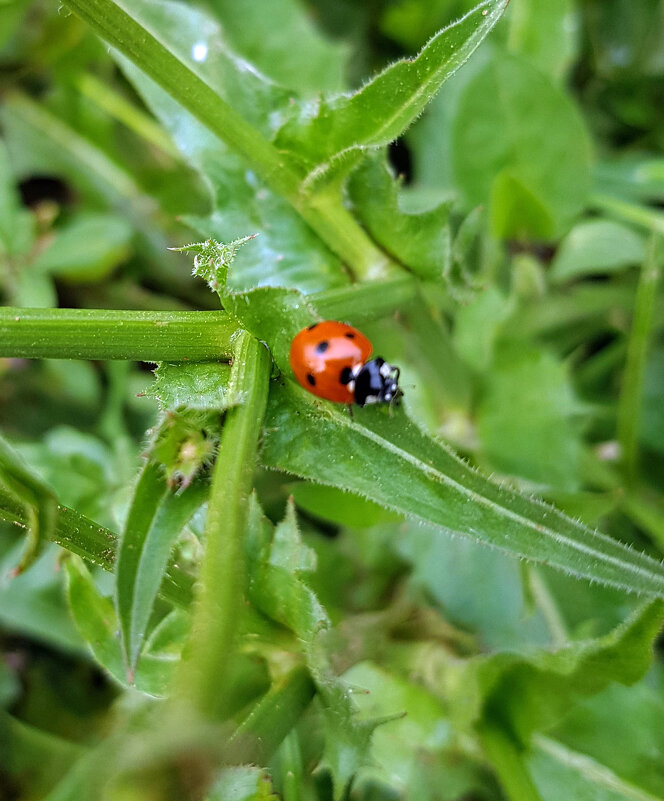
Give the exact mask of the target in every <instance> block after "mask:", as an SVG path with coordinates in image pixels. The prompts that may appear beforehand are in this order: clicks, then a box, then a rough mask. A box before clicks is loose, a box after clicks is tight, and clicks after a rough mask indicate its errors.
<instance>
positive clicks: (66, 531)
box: [0, 486, 193, 608]
mask: <svg viewBox="0 0 664 801" xmlns="http://www.w3.org/2000/svg"><path fill="white" fill-rule="evenodd" d="M0 520H3V521H5V522H6V523H10V524H12V525H15V526H18V527H19V528H21V529H26V528H27V526H28V518H27V513H26V511H25V509H24V508H23V506H22V505H21V504H20V503H18V502H17V501H16V499H15V498H13V497H12V495H10V494H9V493H8V492H6V491H5V490H4V489H3V488H2V487H1V486H0ZM49 539H52V541H53V542H54V543H56V545H60V546H62V547H63V548H66V549H67V550H68V551H71V553H75V554H77V555H78V556H82V557H83V558H84V559H86V560H87V561H88V562H92V564H95V565H99V567H101V568H103V569H104V570H108V571H109V572H112V571H113V569H114V567H115V553H116V549H117V545H118V535H117V534H116V533H115V532H113V531H111V530H110V529H107V528H104V526H100V525H99V524H98V523H95V522H94V521H93V520H90V518H88V517H85V515H82V514H80V512H76V511H75V510H74V509H70V508H69V507H67V506H62V505H61V504H58V507H57V513H56V519H55V529H54V531H53V532H52V533H51V536H50V537H49ZM159 594H160V595H161V596H162V598H164V599H165V600H167V601H170V602H171V603H173V604H175V605H176V606H181V607H184V608H186V607H187V606H188V605H189V604H190V602H191V600H192V598H193V580H192V578H191V577H190V576H188V575H187V574H186V573H184V572H183V571H182V570H179V569H178V568H177V567H175V566H173V565H171V566H170V567H169V568H168V570H167V571H166V576H165V577H164V580H163V582H162V585H161V588H160V591H159Z"/></svg>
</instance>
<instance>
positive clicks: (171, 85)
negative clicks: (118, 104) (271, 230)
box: [67, 0, 389, 277]
mask: <svg viewBox="0 0 664 801" xmlns="http://www.w3.org/2000/svg"><path fill="white" fill-rule="evenodd" d="M67 5H68V6H69V7H70V8H71V9H72V11H74V13H75V14H78V16H79V17H81V19H83V20H84V21H85V22H87V23H88V24H89V25H90V27H91V28H92V29H93V30H94V31H95V32H96V33H97V34H98V35H99V36H101V37H102V38H103V39H105V40H106V41H107V42H108V43H109V44H111V45H112V46H113V47H115V48H117V49H118V50H119V51H120V52H121V53H122V54H123V55H125V56H127V58H129V59H130V60H131V61H133V62H134V64H136V66H138V67H139V68H140V69H141V70H143V72H145V74H146V75H149V76H150V78H152V79H153V80H154V81H156V82H157V83H158V84H159V85H160V86H162V87H163V88H164V89H165V90H166V91H167V92H168V93H169V94H170V95H171V97H173V98H174V99H175V100H177V101H178V103H180V105H182V106H183V107H184V108H186V109H187V110H188V111H190V112H191V113H192V114H193V115H194V116H195V117H196V118H197V119H198V120H199V121H200V122H201V123H203V125H205V126H206V127H207V128H209V130H210V131H212V133H214V134H215V135H216V136H217V137H219V139H221V140H222V141H223V142H225V143H226V144H227V145H228V146H229V147H230V148H231V150H233V151H234V152H235V153H237V154H238V155H239V156H240V157H241V158H242V159H243V160H244V161H245V162H246V164H247V165H248V166H250V167H251V169H252V170H254V171H255V172H256V174H257V175H259V176H260V177H261V178H262V179H263V181H265V183H266V184H267V185H268V186H269V187H270V189H272V190H273V191H274V192H276V193H277V194H279V195H281V197H283V198H285V199H286V200H287V201H288V202H289V203H290V204H291V205H292V206H293V207H294V208H295V209H296V211H297V212H298V213H299V214H300V215H301V216H302V218H303V219H304V220H305V221H306V222H307V223H308V224H309V225H310V226H311V228H312V229H313V230H314V231H315V232H316V233H317V234H318V235H319V236H320V238H321V239H322V240H323V241H324V242H325V243H326V244H327V246H328V247H329V248H330V249H331V250H332V251H333V252H335V253H337V254H338V255H339V256H340V257H341V258H342V259H343V261H344V262H345V263H346V264H347V265H348V267H349V268H350V269H351V270H352V271H353V272H354V273H355V274H356V275H357V276H358V277H378V276H379V275H382V274H383V272H384V270H385V269H387V267H388V264H389V260H388V259H387V257H386V256H385V254H384V253H383V252H382V251H381V250H379V249H378V248H377V247H376V246H375V245H374V244H373V242H372V241H371V240H370V239H369V237H368V236H367V235H366V234H365V232H364V230H363V229H362V228H361V227H360V226H359V225H358V223H357V222H356V221H355V220H354V219H353V217H352V216H351V215H350V214H349V212H348V211H347V210H346V208H345V207H344V205H343V203H342V200H341V196H340V194H337V195H335V196H332V195H323V196H317V197H313V196H308V195H307V194H306V193H304V192H302V191H301V180H302V177H303V176H302V175H301V173H300V171H298V170H297V169H296V168H295V167H294V166H293V164H292V162H291V160H290V159H289V158H288V157H287V156H286V155H285V154H283V153H281V152H279V151H278V150H277V149H276V148H275V147H274V146H273V145H272V144H271V143H270V142H269V141H268V140H267V139H265V137H263V135H262V134H261V133H260V132H259V131H258V130H257V129H256V128H254V127H253V126H252V125H251V124H250V123H248V122H247V121H246V120H245V119H244V118H243V117H242V116H241V115H240V114H238V113H237V112H236V111H235V109H233V108H232V107H231V106H230V105H229V104H228V103H227V102H226V101H225V100H223V99H222V98H221V97H219V95H218V94H217V93H216V92H215V90H214V89H213V88H212V87H211V86H209V85H208V84H207V83H206V82H205V81H204V80H203V79H202V78H200V77H199V76H198V75H196V73H194V72H193V71H192V70H191V69H190V68H189V67H188V66H187V65H186V64H184V63H183V62H182V61H180V59H179V58H178V57H177V56H176V55H175V54H174V53H172V52H171V51H170V50H168V48H167V47H166V46H164V45H163V44H162V43H161V42H160V41H158V39H157V38H156V37H155V36H153V34H152V33H151V32H150V31H149V30H147V29H146V28H144V27H143V26H142V25H141V24H140V22H138V21H137V20H135V19H133V17H132V16H131V14H130V13H129V11H128V10H126V9H129V8H130V7H131V6H130V4H129V3H127V2H121V1H120V0H67Z"/></svg>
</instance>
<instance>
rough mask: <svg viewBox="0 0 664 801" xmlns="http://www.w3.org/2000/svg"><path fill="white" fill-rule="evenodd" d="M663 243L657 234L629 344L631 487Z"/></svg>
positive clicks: (626, 401)
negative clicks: (660, 251) (660, 245)
mask: <svg viewBox="0 0 664 801" xmlns="http://www.w3.org/2000/svg"><path fill="white" fill-rule="evenodd" d="M659 243H660V239H659V237H658V236H657V235H656V234H653V236H652V238H651V240H650V246H649V248H648V253H647V254H646V259H645V262H644V263H643V268H642V270H641V276H640V278H639V285H638V287H637V290H636V299H635V302H634V321H633V323H632V330H631V333H630V336H629V342H628V345H627V362H626V364H625V371H624V373H623V378H622V389H621V392H620V400H619V402H618V442H619V443H620V448H621V452H622V463H623V469H624V473H625V480H626V482H627V484H630V485H631V484H633V483H634V481H635V479H636V474H637V469H638V458H639V429H640V425H641V406H642V399H643V379H644V376H645V370H646V360H647V357H648V348H649V345H650V340H651V335H652V328H653V320H654V308H655V297H656V295H657V286H658V284H659V279H660V275H661V269H660V266H659Z"/></svg>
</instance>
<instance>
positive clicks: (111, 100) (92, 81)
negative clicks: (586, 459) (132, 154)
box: [75, 72, 182, 161]
mask: <svg viewBox="0 0 664 801" xmlns="http://www.w3.org/2000/svg"><path fill="white" fill-rule="evenodd" d="M75 80H76V86H77V87H78V89H79V90H80V92H81V93H82V94H84V95H85V96H86V97H87V98H88V99H89V100H90V101H91V102H92V103H94V104H95V105H97V106H98V107H99V108H101V109H103V110H104V111H105V112H107V113H108V114H109V115H110V116H111V117H113V118H114V119H116V120H119V121H120V122H121V123H123V124H124V125H126V126H127V128H129V129H130V130H132V131H134V133H136V134H137V135H138V136H140V137H141V138H142V139H145V141H146V142H150V143H151V144H153V145H155V146H156V147H158V148H159V149H160V150H163V151H164V153H167V154H168V155H169V156H171V157H172V158H174V159H177V160H178V161H180V160H181V158H182V156H181V154H180V152H179V150H178V149H177V148H176V147H175V145H174V144H173V142H172V140H171V139H170V138H169V137H168V136H167V135H166V134H165V133H164V131H163V129H162V128H160V127H159V125H157V124H156V123H155V121H154V120H153V119H152V118H151V117H149V116H148V115H147V114H146V113H145V112H143V111H141V110H140V109H139V108H137V107H136V106H135V105H134V104H133V103H130V102H129V101H128V100H127V99H126V98H125V97H123V96H122V95H121V94H120V93H119V92H116V91H115V90H113V89H111V88H109V87H108V86H107V85H106V84H105V83H102V82H101V81H100V80H99V79H98V78H96V77H95V76H94V75H93V74H92V73H90V72H83V73H81V74H80V75H79V76H78V77H77V78H76V79H75Z"/></svg>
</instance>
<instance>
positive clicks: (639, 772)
mask: <svg viewBox="0 0 664 801" xmlns="http://www.w3.org/2000/svg"><path fill="white" fill-rule="evenodd" d="M663 679H664V677H663V676H662V666H661V664H660V663H658V662H655V663H654V664H653V666H652V668H651V670H650V671H649V672H648V674H647V675H646V676H645V678H644V679H642V680H641V681H640V682H638V683H637V684H635V685H633V686H631V687H625V686H623V685H620V684H610V685H609V686H608V687H607V688H606V689H605V690H603V691H602V692H600V693H598V694H597V695H595V696H592V697H591V698H587V699H584V700H583V702H582V703H580V704H577V705H576V706H575V707H574V708H573V709H572V710H571V711H570V713H569V714H568V715H566V716H565V718H564V719H563V720H562V721H561V723H560V724H559V725H558V726H556V728H555V729H554V730H553V731H551V732H549V736H550V737H551V738H553V742H555V743H557V744H558V745H560V746H561V747H562V748H563V749H565V750H567V749H569V750H570V751H571V753H572V755H573V754H577V755H579V756H582V755H584V756H585V757H586V759H589V760H592V762H593V763H594V764H595V765H596V766H598V767H600V766H601V767H602V768H604V770H606V769H607V768H609V767H610V768H611V769H612V771H613V772H614V774H618V776H620V777H622V780H623V781H626V782H628V783H631V784H632V785H634V786H635V787H639V788H641V789H642V790H643V791H645V792H647V793H652V795H653V796H655V797H657V798H661V797H662V796H663V795H664V769H663V766H664V709H663V708H662V704H661V692H662V682H663ZM635 721H638V726H635V725H634V722H635ZM626 727H629V732H630V736H629V737H628V738H625V737H623V736H622V734H621V733H622V732H624V731H626V730H627V729H626ZM540 743H541V740H540V738H538V740H537V741H536V747H537V746H539V745H540ZM563 761H564V762H568V760H567V759H564V760H563ZM581 767H582V764H581V765H579V768H581ZM591 778H592V777H591Z"/></svg>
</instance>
